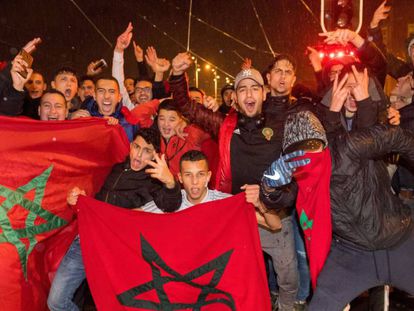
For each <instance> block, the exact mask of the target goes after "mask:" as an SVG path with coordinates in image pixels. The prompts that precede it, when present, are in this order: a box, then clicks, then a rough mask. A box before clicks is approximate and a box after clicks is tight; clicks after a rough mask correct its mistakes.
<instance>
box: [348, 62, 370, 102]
mask: <svg viewBox="0 0 414 311" xmlns="http://www.w3.org/2000/svg"><path fill="white" fill-rule="evenodd" d="M352 72H353V75H354V77H355V81H356V84H355V86H354V87H353V88H352V89H351V93H352V95H353V96H354V98H355V100H356V101H361V100H364V99H367V98H368V97H369V91H368V86H369V77H368V70H367V68H365V69H364V73H363V74H361V73H359V72H358V71H357V70H356V68H355V66H354V65H352Z"/></svg>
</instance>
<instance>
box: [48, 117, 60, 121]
mask: <svg viewBox="0 0 414 311" xmlns="http://www.w3.org/2000/svg"><path fill="white" fill-rule="evenodd" d="M47 119H48V120H49V121H58V120H59V119H58V117H57V116H47Z"/></svg>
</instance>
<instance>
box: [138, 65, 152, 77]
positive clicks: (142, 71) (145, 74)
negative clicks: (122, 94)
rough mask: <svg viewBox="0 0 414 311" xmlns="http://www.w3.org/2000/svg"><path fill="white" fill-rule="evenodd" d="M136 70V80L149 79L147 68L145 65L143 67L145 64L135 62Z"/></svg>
mask: <svg viewBox="0 0 414 311" xmlns="http://www.w3.org/2000/svg"><path fill="white" fill-rule="evenodd" d="M137 68H138V78H149V75H148V68H147V65H145V62H144V61H142V62H137Z"/></svg>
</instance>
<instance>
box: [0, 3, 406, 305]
mask: <svg viewBox="0 0 414 311" xmlns="http://www.w3.org/2000/svg"><path fill="white" fill-rule="evenodd" d="M389 10H390V7H388V6H387V5H386V1H385V2H384V3H383V4H382V5H381V6H380V7H379V8H378V9H377V10H376V12H375V13H374V16H373V18H372V20H371V23H370V27H369V29H368V31H367V33H368V35H367V37H366V38H364V37H363V36H362V35H360V34H359V33H356V32H354V31H352V30H350V29H337V30H335V31H331V32H327V33H323V34H321V35H322V36H324V37H325V44H326V45H327V46H334V45H336V46H346V47H348V48H351V49H352V50H353V51H355V53H352V54H349V55H344V56H342V57H335V58H328V60H326V59H322V58H321V57H320V52H319V51H318V50H316V49H314V48H312V47H309V48H308V52H309V53H308V57H309V60H310V62H311V65H312V67H313V69H314V71H315V79H316V84H317V89H316V90H315V91H313V90H311V89H310V88H308V87H306V86H303V85H301V86H300V87H299V85H295V82H296V79H297V72H296V61H295V60H294V59H293V58H292V57H291V56H289V55H288V54H278V55H277V56H276V57H275V58H274V59H273V61H272V62H271V63H270V64H269V66H268V67H267V68H265V69H264V70H260V71H259V70H258V69H257V68H254V67H253V66H252V63H251V61H250V60H246V61H245V62H244V63H243V64H242V70H241V71H240V72H239V73H238V74H237V75H236V78H235V80H234V83H233V84H228V85H225V86H224V87H223V89H222V90H221V97H222V98H221V100H218V99H216V98H213V97H211V96H208V95H206V94H205V92H204V91H203V90H201V89H199V88H196V87H192V86H189V85H188V78H187V74H186V71H187V70H189V68H190V66H191V65H192V59H191V55H190V54H189V53H186V52H184V53H179V54H178V55H176V56H175V57H174V58H173V59H172V61H169V60H168V59H165V58H160V57H158V55H157V51H156V49H155V48H154V47H148V48H147V49H146V50H145V51H144V50H143V49H142V48H141V47H140V46H139V45H138V44H137V43H136V42H132V45H133V50H134V55H135V58H136V64H134V66H136V67H137V72H138V74H137V76H136V77H128V76H125V74H124V66H125V64H124V53H125V50H126V49H127V48H128V47H129V46H130V45H131V41H132V37H133V26H132V24H131V23H129V25H128V26H127V28H126V29H125V31H124V32H123V33H121V34H120V35H119V37H118V38H117V41H116V45H115V49H114V54H113V60H112V73H111V74H105V73H104V68H103V67H101V65H99V66H98V62H92V63H91V64H90V65H89V66H88V69H87V75H85V76H83V77H79V76H78V74H77V73H76V72H75V71H74V70H73V69H72V68H69V67H61V68H58V69H57V70H56V72H55V74H54V75H53V79H52V80H51V81H50V83H46V80H45V77H44V75H43V74H42V72H40V71H35V70H33V69H31V68H30V67H31V66H30V64H29V61H28V59H27V57H25V55H24V53H23V54H21V53H19V54H18V55H17V56H16V57H15V58H14V59H13V61H11V62H9V63H6V64H5V66H3V67H4V68H3V69H2V70H1V71H0V114H1V115H6V116H18V117H25V118H32V119H36V120H41V121H64V120H73V119H82V118H90V117H95V118H105V119H107V122H108V124H110V125H114V126H118V125H120V126H122V127H123V129H124V130H125V134H126V136H127V137H128V139H129V141H130V152H129V155H128V157H127V158H126V159H125V161H124V162H123V163H119V164H117V165H115V166H114V167H113V168H112V171H111V173H110V174H109V175H108V177H107V178H106V180H105V183H104V185H103V186H102V188H101V190H100V191H99V192H98V193H97V194H96V196H95V198H96V199H97V200H100V201H104V202H107V203H110V204H113V205H116V206H120V207H121V208H128V209H136V210H138V211H139V212H140V211H146V212H153V213H171V212H176V211H180V210H183V209H186V208H189V207H191V206H192V205H195V204H199V203H203V202H207V201H212V200H219V199H222V198H226V197H228V196H230V195H235V194H238V193H241V192H244V193H245V196H246V201H247V202H249V203H252V204H253V205H254V206H255V208H256V216H257V223H258V228H259V234H260V241H261V245H262V249H263V252H264V260H265V262H266V267H267V270H268V271H267V274H268V280H269V290H270V292H271V297H272V300H273V305H274V308H275V310H276V309H278V310H282V311H291V310H305V309H309V310H318V311H320V310H330V311H331V310H343V309H344V308H346V306H347V304H348V303H350V302H351V301H352V300H353V299H354V298H356V297H357V296H358V295H359V294H361V293H362V292H364V291H367V290H370V291H369V293H370V308H371V310H384V305H385V302H384V291H385V292H387V291H388V290H389V288H388V285H390V286H395V287H397V288H399V289H401V290H404V291H406V292H407V293H409V294H411V295H414V282H413V281H412V280H413V279H414V265H413V261H412V260H413V259H412V258H414V244H413V243H414V231H413V228H412V227H413V225H412V223H413V206H414V205H413V203H414V176H413V175H412V168H413V166H412V165H413V164H414V135H413V133H412V132H411V131H412V130H413V129H414V122H413V121H414V117H413V115H412V110H413V109H414V108H413V105H411V104H412V102H413V98H414V97H413V95H414V81H413V66H414V35H413V36H411V37H409V38H408V40H407V52H408V54H407V55H408V58H407V61H403V60H401V59H399V58H397V57H395V56H394V55H393V54H391V53H390V52H389V51H388V50H387V47H386V46H385V44H384V42H383V39H382V35H381V29H380V27H379V26H380V22H381V20H384V19H386V18H387V15H388V12H389ZM40 41H41V40H40V39H39V38H35V39H33V40H32V41H30V42H28V43H27V44H26V45H25V46H24V47H23V50H24V51H25V53H26V54H31V53H32V52H33V51H34V50H35V49H36V48H37V47H38V46H39V45H40V43H41V42H40ZM300 61H305V60H300ZM261 69H263V68H261ZM386 75H389V76H391V77H393V78H394V79H396V80H397V81H398V83H397V85H396V87H395V88H394V89H393V90H392V92H391V94H388V96H387V94H385V92H384V83H385V77H386ZM67 190H68V195H67V203H68V204H69V205H76V202H77V199H78V197H79V195H87V193H85V191H84V189H80V188H79V187H74V188H72V189H67ZM84 279H85V270H84V267H83V263H82V254H81V251H80V241H79V237H76V238H75V240H74V241H73V243H72V245H71V247H70V249H69V250H68V252H67V254H66V255H65V257H64V259H63V260H62V262H61V264H60V266H59V269H58V271H57V273H56V276H55V278H54V280H53V283H52V287H51V290H50V294H49V298H48V307H49V308H50V310H79V306H77V305H76V303H74V302H73V295H74V293H75V291H76V290H77V288H78V287H79V286H80V284H81V283H82V282H83V280H84ZM385 300H386V299H385Z"/></svg>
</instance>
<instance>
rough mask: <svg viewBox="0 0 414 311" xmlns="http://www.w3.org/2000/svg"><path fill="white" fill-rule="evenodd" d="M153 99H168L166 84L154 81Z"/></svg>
mask: <svg viewBox="0 0 414 311" xmlns="http://www.w3.org/2000/svg"><path fill="white" fill-rule="evenodd" d="M152 97H153V98H156V99H161V98H166V97H168V95H167V92H166V90H165V85H164V82H162V81H154V82H153V83H152Z"/></svg>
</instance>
